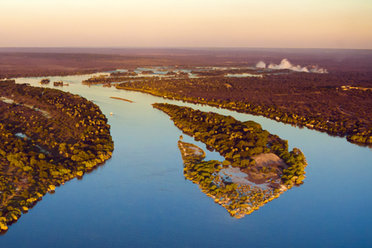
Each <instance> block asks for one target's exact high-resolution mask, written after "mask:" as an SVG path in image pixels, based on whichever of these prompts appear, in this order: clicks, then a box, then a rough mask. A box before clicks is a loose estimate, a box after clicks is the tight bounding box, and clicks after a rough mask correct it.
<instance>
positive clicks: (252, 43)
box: [0, 0, 372, 49]
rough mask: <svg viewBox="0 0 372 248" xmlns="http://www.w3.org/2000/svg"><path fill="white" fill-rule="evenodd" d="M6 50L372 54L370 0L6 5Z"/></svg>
mask: <svg viewBox="0 0 372 248" xmlns="http://www.w3.org/2000/svg"><path fill="white" fill-rule="evenodd" d="M0 10H1V15H0V37H1V39H0V46H1V47H57V46H58V47H60V46H61V47H69V46H78V47H105V46H111V47H112V46H115V47H116V46H118V47H284V48H290V47H293V48H356V49H372V15H371V13H372V1H370V0H354V1H350V0H323V1H322V0H304V1H295V0H284V1H275V0H261V1H250V0H214V1H212V0H203V1H198V0H177V1H174V0H172V1H171V0H158V1H155V0H136V1H126V0H124V1H123V0H89V1H88V0H80V1H76V0H75V1H74V0H54V1H51V0H0Z"/></svg>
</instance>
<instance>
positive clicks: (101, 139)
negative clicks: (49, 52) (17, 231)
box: [0, 80, 113, 231]
mask: <svg viewBox="0 0 372 248" xmlns="http://www.w3.org/2000/svg"><path fill="white" fill-rule="evenodd" d="M0 113H1V114H0V230H2V231H6V230H7V229H8V227H7V225H9V224H11V223H12V222H15V221H17V219H18V218H19V217H20V215H21V213H24V212H27V211H28V209H29V208H30V207H32V206H33V205H34V204H35V203H36V202H37V201H38V200H40V199H41V197H42V196H43V195H45V194H46V193H47V192H50V191H54V189H55V187H56V186H58V185H60V184H63V183H64V182H66V181H68V180H70V179H72V178H75V177H81V176H83V174H84V173H85V172H88V171H90V170H92V169H93V168H94V167H96V166H97V165H99V164H101V163H103V162H104V161H105V160H107V159H109V158H110V157H111V153H112V151H113V142H112V139H111V135H110V126H109V125H108V124H107V119H106V117H105V116H104V115H103V114H102V112H101V111H100V109H99V108H98V106H96V105H95V104H93V103H92V102H89V101H88V100H86V99H84V98H82V97H80V96H78V95H73V94H70V93H65V92H62V91H59V90H55V89H48V88H37V87H31V86H28V85H26V84H22V85H21V84H15V82H14V81H12V80H8V81H1V82H0Z"/></svg>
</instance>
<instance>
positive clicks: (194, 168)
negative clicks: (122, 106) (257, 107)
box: [153, 103, 307, 218]
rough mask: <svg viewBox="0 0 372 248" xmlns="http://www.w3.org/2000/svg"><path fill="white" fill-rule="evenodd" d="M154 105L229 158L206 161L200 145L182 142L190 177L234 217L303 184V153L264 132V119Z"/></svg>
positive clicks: (209, 146)
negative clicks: (290, 149) (247, 118)
mask: <svg viewBox="0 0 372 248" xmlns="http://www.w3.org/2000/svg"><path fill="white" fill-rule="evenodd" d="M153 107H154V108H156V109H159V110H161V111H163V112H165V113H166V114H168V115H169V116H170V118H171V119H172V121H173V122H174V124H175V125H176V126H177V127H178V128H179V129H181V130H182V131H183V132H184V133H186V134H188V135H190V136H192V137H194V138H195V140H197V141H201V142H203V143H205V144H206V145H207V147H208V149H211V150H215V151H217V152H219V153H220V154H221V155H222V156H223V157H224V158H225V160H224V161H222V162H220V161H203V159H204V157H205V153H204V152H203V151H202V150H201V149H200V148H198V147H196V146H194V145H192V144H189V143H185V142H182V141H179V143H178V146H179V148H180V151H181V154H182V158H183V160H184V165H185V167H184V175H185V177H186V178H187V179H189V180H191V181H192V182H194V183H197V184H198V185H200V188H201V189H202V191H203V192H204V193H206V194H207V195H208V196H210V197H212V198H213V199H214V200H215V201H216V202H217V203H219V204H221V205H222V206H224V207H225V208H226V209H227V210H228V211H229V213H230V214H231V215H232V216H234V217H236V218H240V217H243V216H244V215H246V214H249V213H251V212H253V211H254V210H256V209H258V208H259V207H260V206H262V205H264V204H265V203H267V202H268V201H270V200H272V199H274V198H276V197H278V196H279V195H280V194H281V193H282V192H284V191H285V190H287V189H289V188H291V187H293V186H294V185H300V184H302V183H303V180H304V178H305V167H306V166H307V162H306V159H305V156H304V155H303V153H302V152H301V151H300V150H299V149H297V148H294V149H293V150H292V151H289V150H288V143H287V141H286V140H282V139H280V138H279V137H278V136H277V135H272V134H270V133H269V132H268V131H266V130H263V129H262V128H261V126H260V125H259V124H258V123H255V122H253V121H246V122H240V121H237V120H236V119H234V118H233V117H231V116H223V115H219V114H216V113H211V112H209V113H207V112H202V111H199V110H193V109H191V108H188V107H180V106H176V105H172V104H166V103H155V104H153ZM221 173H224V174H225V175H226V174H229V173H230V174H232V175H234V174H239V173H244V175H245V176H244V177H243V178H240V179H239V178H237V177H235V179H237V180H235V181H234V179H231V178H234V176H230V177H228V178H227V179H226V177H224V176H223V175H222V174H221ZM242 181H243V182H242Z"/></svg>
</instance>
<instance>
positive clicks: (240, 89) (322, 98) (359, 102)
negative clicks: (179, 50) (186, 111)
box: [117, 71, 372, 145]
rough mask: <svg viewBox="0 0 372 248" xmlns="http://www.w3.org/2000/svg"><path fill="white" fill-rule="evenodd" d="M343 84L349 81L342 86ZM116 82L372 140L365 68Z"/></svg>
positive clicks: (353, 139)
mask: <svg viewBox="0 0 372 248" xmlns="http://www.w3.org/2000/svg"><path fill="white" fill-rule="evenodd" d="M345 85H351V86H352V87H349V88H345V87H342V86H345ZM355 87H357V88H355ZM358 87H362V88H358ZM117 88H119V89H125V90H133V91H140V92H145V93H149V94H152V95H155V96H161V97H165V98H171V99H177V100H183V101H187V102H192V103H201V104H208V105H211V106H216V107H221V108H226V109H230V110H235V111H238V112H245V113H250V114H255V115H262V116H265V117H268V118H271V119H274V120H277V121H281V122H284V123H290V124H293V125H298V126H306V127H308V128H313V129H316V130H319V131H323V132H327V133H329V134H331V135H338V136H346V137H347V139H348V140H349V141H350V142H353V143H358V144H361V145H370V144H372V90H371V88H372V81H371V77H370V75H369V74H368V73H341V72H339V73H334V74H332V73H329V74H312V73H291V72H288V71H281V72H280V73H279V74H270V73H268V74H265V75H264V76H263V77H246V78H226V77H204V78H193V79H180V78H178V79H156V78H152V79H151V78H149V79H146V80H141V81H136V82H133V81H132V82H126V83H121V84H119V85H118V86H117Z"/></svg>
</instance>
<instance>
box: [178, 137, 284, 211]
mask: <svg viewBox="0 0 372 248" xmlns="http://www.w3.org/2000/svg"><path fill="white" fill-rule="evenodd" d="M178 147H179V149H180V151H181V154H182V159H183V161H184V170H183V173H184V176H185V178H186V179H188V180H190V181H192V182H193V183H195V184H197V185H199V187H200V189H201V191H202V192H203V193H205V194H206V195H207V196H209V197H211V198H213V199H214V201H215V202H216V203H218V204H220V205H222V206H223V207H224V208H225V209H226V210H227V211H228V212H229V213H230V215H231V216H232V217H234V218H242V217H244V216H245V215H247V214H250V213H252V212H253V211H255V210H257V209H259V207H261V206H263V205H264V204H266V203H268V202H269V201H271V200H273V199H275V198H277V197H279V195H280V194H281V193H283V192H284V191H285V190H286V188H283V187H281V188H280V187H276V188H273V187H260V186H257V185H255V184H254V183H244V181H243V182H239V181H235V182H234V181H232V180H230V178H226V175H225V171H224V170H226V167H227V166H226V165H223V163H221V162H220V161H217V160H211V161H204V158H205V154H204V153H203V150H202V149H200V148H199V147H197V146H195V145H193V144H190V143H185V142H182V141H178ZM238 171H240V170H238ZM262 173H264V172H262Z"/></svg>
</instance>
